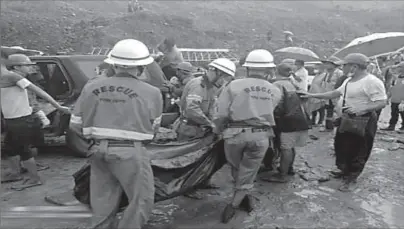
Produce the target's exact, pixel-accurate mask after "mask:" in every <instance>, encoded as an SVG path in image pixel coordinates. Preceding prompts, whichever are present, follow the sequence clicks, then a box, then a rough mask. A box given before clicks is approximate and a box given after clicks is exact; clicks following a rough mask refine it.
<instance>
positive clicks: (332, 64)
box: [322, 56, 343, 131]
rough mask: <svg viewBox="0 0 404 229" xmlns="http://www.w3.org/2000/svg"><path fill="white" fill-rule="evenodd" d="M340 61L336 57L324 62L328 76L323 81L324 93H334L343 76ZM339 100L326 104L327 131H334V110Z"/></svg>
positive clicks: (331, 100)
mask: <svg viewBox="0 0 404 229" xmlns="http://www.w3.org/2000/svg"><path fill="white" fill-rule="evenodd" d="M338 61H340V59H338V58H337V57H334V56H332V57H330V58H328V59H327V60H323V61H322V62H323V64H324V67H325V69H326V74H325V77H324V81H323V88H324V92H327V91H333V90H334V88H335V85H336V83H337V81H338V79H339V78H341V77H342V75H343V73H342V70H340V69H339V68H338V67H339V65H338V64H337V62H338ZM338 100H339V98H335V99H330V100H328V101H327V103H326V119H325V130H327V131H332V130H334V124H333V118H334V108H335V106H336V105H337V102H338Z"/></svg>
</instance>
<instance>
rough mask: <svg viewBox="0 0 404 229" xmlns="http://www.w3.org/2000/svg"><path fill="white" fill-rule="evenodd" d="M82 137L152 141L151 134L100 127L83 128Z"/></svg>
mask: <svg viewBox="0 0 404 229" xmlns="http://www.w3.org/2000/svg"><path fill="white" fill-rule="evenodd" d="M83 135H84V136H86V137H89V136H92V137H100V138H110V139H115V138H118V139H127V140H135V141H143V140H152V139H153V134H145V133H139V132H136V131H129V130H119V129H110V128H100V127H85V128H83Z"/></svg>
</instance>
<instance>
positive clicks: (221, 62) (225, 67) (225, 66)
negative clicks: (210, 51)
mask: <svg viewBox="0 0 404 229" xmlns="http://www.w3.org/2000/svg"><path fill="white" fill-rule="evenodd" d="M209 66H211V67H214V68H217V69H218V70H220V71H222V72H224V73H227V74H229V75H231V76H232V77H234V75H235V74H236V64H234V63H233V62H232V61H231V60H229V59H226V58H219V59H216V60H214V61H212V62H211V63H210V64H209Z"/></svg>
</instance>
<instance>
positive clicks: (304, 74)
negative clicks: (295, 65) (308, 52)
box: [291, 67, 309, 91]
mask: <svg viewBox="0 0 404 229" xmlns="http://www.w3.org/2000/svg"><path fill="white" fill-rule="evenodd" d="M295 75H296V76H297V77H299V78H300V79H302V81H301V82H297V81H296V80H295V78H293V76H292V77H291V78H293V84H294V85H296V87H298V88H299V89H300V90H303V91H307V90H308V89H309V88H308V82H307V81H308V78H309V72H308V71H307V70H306V68H304V67H303V68H300V69H299V70H297V71H296V72H295Z"/></svg>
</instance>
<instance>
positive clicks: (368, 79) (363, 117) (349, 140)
mask: <svg viewBox="0 0 404 229" xmlns="http://www.w3.org/2000/svg"><path fill="white" fill-rule="evenodd" d="M338 64H341V65H343V73H344V75H347V76H348V79H347V80H345V81H344V83H343V84H342V85H341V86H340V87H339V88H337V89H335V90H333V91H329V92H325V93H316V94H311V93H306V92H303V91H302V92H300V94H301V97H305V98H320V99H334V98H338V97H340V96H342V99H341V100H340V103H342V104H339V105H340V106H339V107H341V108H342V109H341V110H340V111H339V112H340V113H342V115H341V124H340V126H339V127H338V129H337V133H336V135H335V140H334V149H335V155H336V165H337V167H338V169H339V170H340V171H338V172H334V175H335V176H336V177H339V178H342V179H343V183H342V185H341V187H340V188H339V190H340V191H344V192H345V191H350V190H351V187H352V184H354V183H355V182H356V179H357V178H358V176H359V175H360V174H361V172H362V171H363V169H364V167H365V165H366V162H367V160H368V159H369V156H370V153H371V151H372V148H373V142H374V138H375V135H376V130H377V114H376V111H378V110H380V109H383V108H384V107H385V106H386V102H387V95H386V91H385V89H384V85H383V82H382V81H381V80H380V79H379V78H377V77H376V76H374V75H372V74H369V73H368V72H367V70H366V69H367V66H368V64H369V58H368V57H367V56H365V55H363V54H361V53H352V54H348V55H347V56H346V57H345V58H344V60H343V61H341V62H338Z"/></svg>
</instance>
